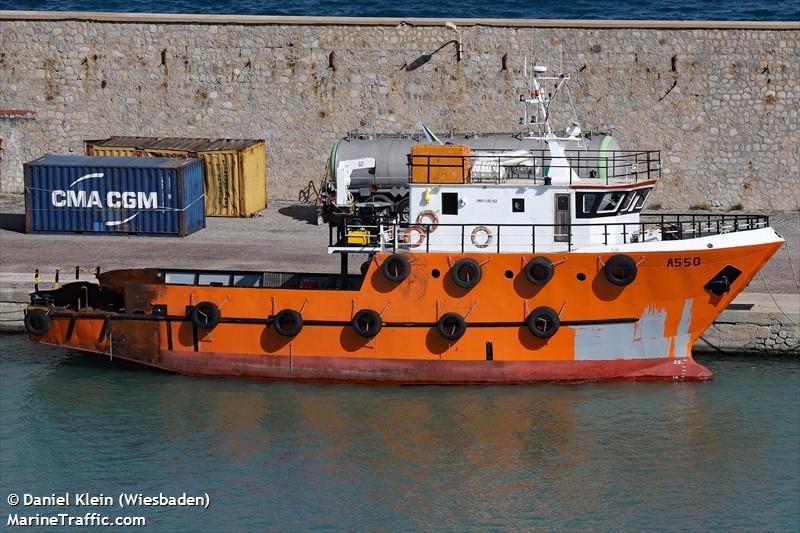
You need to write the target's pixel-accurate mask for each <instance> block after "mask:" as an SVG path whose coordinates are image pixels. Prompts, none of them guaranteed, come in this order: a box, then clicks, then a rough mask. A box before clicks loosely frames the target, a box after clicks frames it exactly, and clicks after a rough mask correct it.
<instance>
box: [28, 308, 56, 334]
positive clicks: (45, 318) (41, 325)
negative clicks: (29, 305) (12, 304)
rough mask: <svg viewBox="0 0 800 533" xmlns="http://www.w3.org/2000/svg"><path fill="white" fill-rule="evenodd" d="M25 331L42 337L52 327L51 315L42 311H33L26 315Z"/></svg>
mask: <svg viewBox="0 0 800 533" xmlns="http://www.w3.org/2000/svg"><path fill="white" fill-rule="evenodd" d="M24 322H25V329H26V330H27V331H28V333H30V334H31V335H33V336H34V337H41V336H42V335H44V334H45V333H47V332H48V331H50V326H51V325H52V320H51V319H50V315H49V314H47V312H46V311H42V310H41V309H31V310H30V311H27V312H26V313H25V321H24Z"/></svg>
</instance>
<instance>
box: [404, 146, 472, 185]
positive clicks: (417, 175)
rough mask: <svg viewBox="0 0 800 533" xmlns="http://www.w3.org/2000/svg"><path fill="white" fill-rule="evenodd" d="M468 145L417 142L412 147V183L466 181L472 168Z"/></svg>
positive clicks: (470, 152)
mask: <svg viewBox="0 0 800 533" xmlns="http://www.w3.org/2000/svg"><path fill="white" fill-rule="evenodd" d="M471 154H472V151H471V150H470V147H469V146H466V145H440V144H417V145H415V146H412V147H411V183H466V182H468V181H469V171H470V170H471V169H472V159H470V155H471Z"/></svg>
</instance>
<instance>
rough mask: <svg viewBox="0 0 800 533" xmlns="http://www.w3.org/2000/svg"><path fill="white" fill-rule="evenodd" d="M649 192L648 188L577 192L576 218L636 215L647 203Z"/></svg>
mask: <svg viewBox="0 0 800 533" xmlns="http://www.w3.org/2000/svg"><path fill="white" fill-rule="evenodd" d="M651 190H652V188H650V187H648V188H643V189H636V190H633V191H609V192H605V193H603V192H578V193H577V194H576V197H577V202H578V205H579V206H580V209H578V210H577V213H576V216H577V218H598V217H611V216H615V215H622V214H626V215H627V214H631V213H638V212H640V211H641V210H642V208H643V207H644V204H645V203H646V202H647V198H648V196H650V191H651Z"/></svg>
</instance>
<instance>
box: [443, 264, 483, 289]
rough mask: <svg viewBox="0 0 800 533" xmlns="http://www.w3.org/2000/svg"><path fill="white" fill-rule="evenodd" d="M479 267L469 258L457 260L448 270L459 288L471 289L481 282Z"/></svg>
mask: <svg viewBox="0 0 800 533" xmlns="http://www.w3.org/2000/svg"><path fill="white" fill-rule="evenodd" d="M482 275H483V273H482V272H481V265H479V264H478V262H477V261H475V260H474V259H472V258H471V257H465V258H464V259H459V260H458V261H456V264H454V265H453V268H451V269H450V277H451V278H452V279H453V282H454V283H455V284H456V285H458V286H459V287H461V288H464V289H471V288H472V287H474V286H475V285H477V284H478V282H480V280H481V276H482Z"/></svg>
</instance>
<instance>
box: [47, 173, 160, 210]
mask: <svg viewBox="0 0 800 533" xmlns="http://www.w3.org/2000/svg"><path fill="white" fill-rule="evenodd" d="M102 177H103V173H102V172H98V173H95V174H86V175H85V176H81V177H80V178H78V179H76V180H75V181H73V182H72V183H70V184H69V190H66V191H62V190H58V189H56V190H54V191H52V192H51V193H50V203H52V204H53V206H54V207H99V208H101V209H102V208H105V207H111V208H123V209H156V208H157V207H158V193H155V192H130V191H124V192H121V191H109V192H108V193H106V197H105V204H103V197H102V196H101V195H100V193H99V192H98V191H76V190H73V189H72V187H74V186H75V185H76V184H78V183H80V182H81V181H83V180H88V179H91V178H102Z"/></svg>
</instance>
